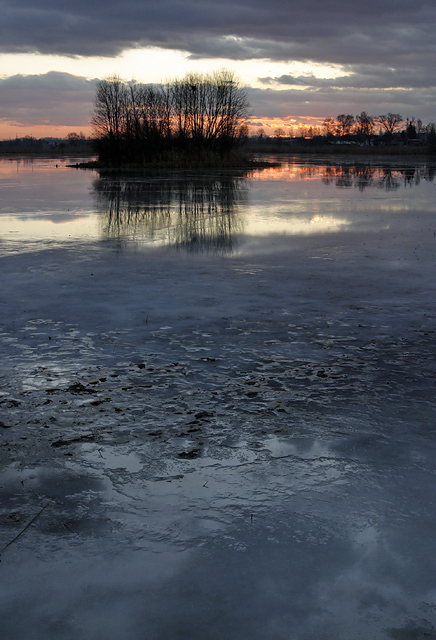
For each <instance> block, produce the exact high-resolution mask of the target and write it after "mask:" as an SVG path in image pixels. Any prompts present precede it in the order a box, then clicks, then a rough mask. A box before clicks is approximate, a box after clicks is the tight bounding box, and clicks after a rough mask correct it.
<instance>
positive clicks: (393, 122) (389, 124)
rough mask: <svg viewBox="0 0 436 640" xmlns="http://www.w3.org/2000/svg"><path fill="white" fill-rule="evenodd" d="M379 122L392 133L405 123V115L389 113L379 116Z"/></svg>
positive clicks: (387, 131)
mask: <svg viewBox="0 0 436 640" xmlns="http://www.w3.org/2000/svg"><path fill="white" fill-rule="evenodd" d="M376 120H377V123H378V124H379V125H380V127H381V129H382V130H383V131H384V132H385V133H388V134H390V135H392V134H393V133H395V131H396V130H397V129H399V128H400V126H401V125H402V123H403V117H402V116H401V115H400V114H399V113H388V114H386V115H381V116H378V117H377V119H376Z"/></svg>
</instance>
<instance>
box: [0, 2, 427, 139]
mask: <svg viewBox="0 0 436 640" xmlns="http://www.w3.org/2000/svg"><path fill="white" fill-rule="evenodd" d="M0 16H1V20H0V139H7V138H15V137H22V136H24V135H34V136H35V137H43V136H54V137H57V136H65V135H67V134H68V133H70V132H73V131H75V132H79V131H82V132H84V133H85V134H86V135H89V134H90V133H91V129H90V127H89V121H90V117H91V115H92V110H93V100H94V96H95V88H96V83H97V82H98V79H99V78H104V77H108V76H110V75H113V74H114V73H117V74H119V75H121V76H122V77H123V78H125V79H126V80H131V79H135V80H137V81H139V82H146V83H148V82H160V81H163V80H166V79H170V78H174V77H182V76H183V75H184V74H185V73H186V72H188V71H210V70H215V69H221V68H223V67H225V68H228V69H232V70H233V71H234V72H235V73H236V75H237V76H238V77H239V78H240V80H241V82H242V84H243V85H244V86H246V87H247V91H248V97H249V102H250V105H251V110H250V119H249V124H250V129H251V130H252V132H255V131H257V130H259V128H260V127H264V129H265V130H266V132H267V133H270V132H272V130H273V129H274V128H276V127H278V126H282V127H284V129H285V131H286V132H292V127H295V126H296V125H298V124H300V123H305V124H319V123H320V122H322V120H323V119H324V118H325V117H327V116H331V117H334V118H335V117H336V116H337V115H338V114H341V113H347V114H348V113H350V114H353V115H356V114H360V113H361V112H362V111H366V112H367V113H369V114H370V115H373V116H377V115H380V114H384V113H387V112H389V111H391V112H394V113H400V114H401V115H402V117H403V118H404V119H406V118H417V119H418V118H419V119H421V120H422V121H423V122H424V124H427V123H429V122H436V74H435V68H434V67H435V61H436V55H435V54H436V2H435V0H415V2H413V3H411V2H410V0H408V1H407V2H406V0H383V2H381V1H380V0H377V1H376V0H366V2H365V3H360V2H359V3H358V2H357V1H353V0H347V1H345V0H269V1H268V2H265V1H264V0H232V1H230V0H215V1H214V2H211V1H210V0H159V2H156V1H155V0H153V1H151V0H124V1H123V2H121V1H120V0H104V1H103V0H92V1H89V0H86V1H85V0H75V2H74V3H73V2H71V0H68V1H67V0H56V1H55V0H0Z"/></svg>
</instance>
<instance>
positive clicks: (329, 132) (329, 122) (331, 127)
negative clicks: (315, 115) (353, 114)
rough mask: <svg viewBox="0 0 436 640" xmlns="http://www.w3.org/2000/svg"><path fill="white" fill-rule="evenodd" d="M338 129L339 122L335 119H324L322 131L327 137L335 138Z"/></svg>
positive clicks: (328, 117) (329, 117)
mask: <svg viewBox="0 0 436 640" xmlns="http://www.w3.org/2000/svg"><path fill="white" fill-rule="evenodd" d="M336 128H337V122H336V121H335V120H334V118H332V117H331V116H327V118H324V122H323V123H322V129H323V132H324V135H325V136H326V137H331V136H334V135H335V131H336Z"/></svg>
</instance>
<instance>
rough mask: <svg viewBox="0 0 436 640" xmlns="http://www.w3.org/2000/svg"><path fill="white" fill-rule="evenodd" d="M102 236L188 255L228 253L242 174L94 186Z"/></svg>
mask: <svg viewBox="0 0 436 640" xmlns="http://www.w3.org/2000/svg"><path fill="white" fill-rule="evenodd" d="M94 192H95V195H96V200H97V206H98V208H99V210H100V212H101V221H102V233H103V235H104V237H106V238H109V239H117V240H118V241H119V242H120V244H121V246H122V245H123V244H125V243H132V242H133V243H136V242H144V241H145V242H147V243H154V244H157V245H160V246H167V247H171V248H175V249H179V250H181V249H183V250H185V251H189V252H213V253H231V252H232V251H234V249H235V246H236V245H237V243H238V238H239V237H240V235H241V233H242V230H243V222H242V216H241V213H240V211H239V205H241V204H242V203H243V202H245V201H246V198H247V187H246V184H245V176H244V174H240V175H238V176H234V175H231V176H230V175H219V176H216V175H215V176H210V177H208V176H200V177H189V178H186V176H179V177H177V178H165V179H163V178H154V179H144V178H142V179H139V178H137V179H134V178H128V179H122V178H116V179H114V178H113V177H110V176H101V177H100V178H98V179H97V180H95V182H94Z"/></svg>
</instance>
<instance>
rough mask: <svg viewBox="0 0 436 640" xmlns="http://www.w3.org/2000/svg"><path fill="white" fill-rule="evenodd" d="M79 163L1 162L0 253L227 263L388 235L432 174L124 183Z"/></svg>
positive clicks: (361, 172)
mask: <svg viewBox="0 0 436 640" xmlns="http://www.w3.org/2000/svg"><path fill="white" fill-rule="evenodd" d="M273 159H274V158H273ZM77 160H78V159H68V160H63V161H60V160H59V159H33V160H31V161H29V160H24V159H18V160H17V159H14V160H7V159H3V160H0V189H1V193H2V198H1V201H0V251H1V252H2V253H6V254H7V253H17V252H23V251H24V252H26V251H34V250H40V249H44V248H48V247H50V248H53V247H54V246H57V245H59V244H64V243H70V244H71V243H72V242H75V243H81V244H83V245H84V246H85V245H87V244H88V243H89V242H93V243H96V242H100V241H102V240H103V241H109V243H110V245H111V246H112V245H113V243H117V246H118V247H119V248H123V249H124V250H126V249H128V248H130V249H133V248H135V249H138V248H142V249H146V248H154V249H156V248H159V247H160V248H173V249H178V250H184V251H188V252H191V253H211V254H212V253H220V254H227V255H232V254H235V252H237V253H240V252H241V249H242V250H243V251H244V249H243V247H244V246H246V248H247V247H248V246H249V245H250V242H251V240H250V239H257V240H260V239H265V241H266V240H268V239H273V238H275V237H281V238H286V237H289V238H291V237H304V236H310V235H319V236H322V235H325V234H334V233H338V232H351V231H352V232H356V231H358V232H360V231H362V230H370V229H371V230H373V231H375V230H377V229H378V230H379V231H380V230H382V229H386V228H388V227H389V226H390V223H389V219H388V216H390V215H391V214H393V213H395V215H400V214H401V213H402V212H408V211H410V210H411V207H414V208H420V209H423V211H427V210H429V207H430V204H429V203H430V199H429V197H431V198H433V196H434V183H433V179H434V173H435V171H434V167H433V166H432V165H427V164H426V163H420V164H418V165H416V166H414V165H407V166H401V165H393V166H391V165H386V164H384V165H378V166H377V165H364V164H362V163H360V164H352V163H350V161H349V160H347V162H346V163H344V162H343V163H341V162H336V163H334V164H333V163H331V162H330V163H329V162H324V163H323V162H321V160H317V161H316V162H311V161H310V160H308V159H304V160H303V161H298V162H297V161H295V159H287V158H286V157H282V158H280V160H281V163H282V164H281V165H280V166H278V167H276V166H274V167H273V166H272V167H269V168H267V169H265V170H264V171H255V172H253V173H252V174H251V175H249V174H244V173H243V172H238V174H235V175H234V176H233V175H231V174H229V173H226V174H219V173H217V174H215V175H214V174H205V175H202V174H200V173H199V172H198V173H197V174H193V175H190V176H182V175H173V174H171V175H168V176H156V177H140V176H139V177H138V176H137V175H136V176H132V177H131V178H127V179H126V178H125V177H117V176H114V175H112V174H111V175H110V176H98V174H97V173H96V172H94V171H83V170H77V169H72V168H69V167H68V166H67V164H69V163H72V162H75V161H77ZM399 190H400V191H399ZM400 192H401V198H396V197H395V196H396V194H398V193H400ZM247 243H248V244H247ZM256 246H257V249H256V250H258V248H259V245H258V244H257V245H256ZM250 250H255V249H254V245H253V243H252V242H251V249H250Z"/></svg>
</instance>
